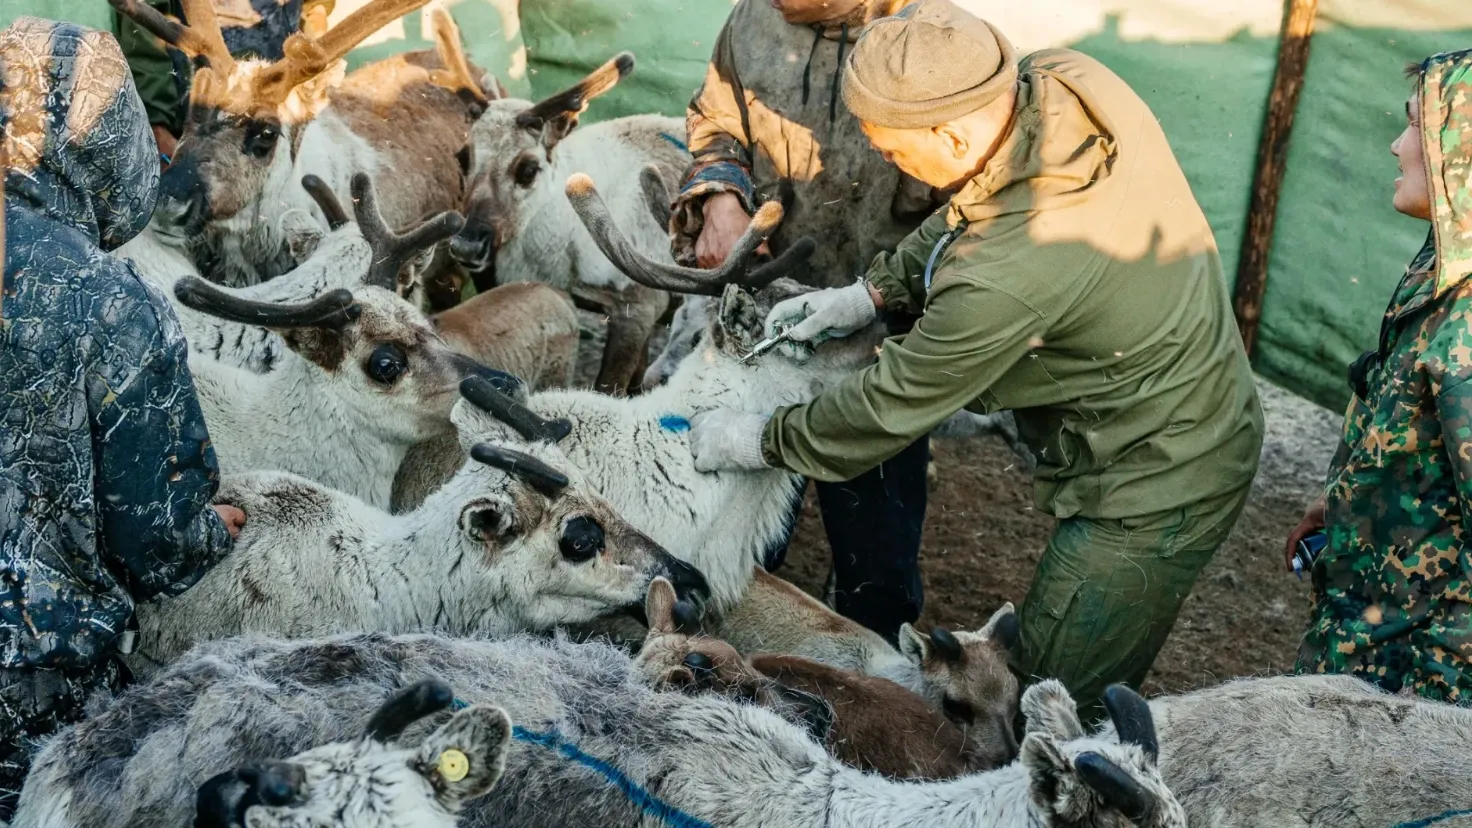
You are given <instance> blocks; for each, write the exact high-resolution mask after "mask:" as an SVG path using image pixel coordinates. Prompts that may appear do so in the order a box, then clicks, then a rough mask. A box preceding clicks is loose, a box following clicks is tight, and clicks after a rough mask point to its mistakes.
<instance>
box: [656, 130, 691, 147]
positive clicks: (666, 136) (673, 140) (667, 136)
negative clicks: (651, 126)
mask: <svg viewBox="0 0 1472 828" xmlns="http://www.w3.org/2000/svg"><path fill="white" fill-rule="evenodd" d="M659 137H661V138H663V139H665V140H666V141H669V142H670V143H671V144H674V145H675V146H676V147H678V148H679V150H680V152H689V151H690V148H689V147H687V146H685V142H684V141H681V140H680V139H679V138H676V137H675V136H673V135H671V134H669V133H668V132H661V133H660V134H659Z"/></svg>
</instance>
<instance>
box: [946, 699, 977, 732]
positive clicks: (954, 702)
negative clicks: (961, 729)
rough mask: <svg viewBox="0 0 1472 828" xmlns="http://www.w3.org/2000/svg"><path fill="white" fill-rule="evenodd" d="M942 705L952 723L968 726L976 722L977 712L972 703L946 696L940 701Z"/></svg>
mask: <svg viewBox="0 0 1472 828" xmlns="http://www.w3.org/2000/svg"><path fill="white" fill-rule="evenodd" d="M940 705H941V708H942V709H944V710H945V712H946V715H947V716H949V717H950V718H951V721H954V722H959V723H961V724H968V725H969V724H973V723H974V722H975V721H976V710H975V709H974V708H973V707H972V706H971V703H970V702H965V701H960V700H959V699H953V698H951V697H950V696H946V697H945V698H943V699H941V700H940Z"/></svg>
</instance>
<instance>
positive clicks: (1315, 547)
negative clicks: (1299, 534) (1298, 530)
mask: <svg viewBox="0 0 1472 828" xmlns="http://www.w3.org/2000/svg"><path fill="white" fill-rule="evenodd" d="M1328 545H1329V536H1328V535H1326V534H1324V532H1323V530H1320V531H1318V532H1315V533H1313V534H1312V535H1308V536H1306V537H1304V538H1303V539H1302V540H1300V541H1299V542H1298V546H1297V547H1296V548H1295V549H1294V550H1293V574H1294V575H1297V576H1298V580H1300V581H1302V580H1303V572H1304V570H1306V569H1308V568H1309V567H1311V566H1313V565H1314V560H1315V559H1316V558H1318V557H1319V553H1320V552H1323V551H1324V547H1326V546H1328Z"/></svg>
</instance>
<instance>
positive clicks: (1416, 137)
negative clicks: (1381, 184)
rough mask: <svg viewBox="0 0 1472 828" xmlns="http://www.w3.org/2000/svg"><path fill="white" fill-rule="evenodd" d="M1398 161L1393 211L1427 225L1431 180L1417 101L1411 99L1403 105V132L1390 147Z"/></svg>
mask: <svg viewBox="0 0 1472 828" xmlns="http://www.w3.org/2000/svg"><path fill="white" fill-rule="evenodd" d="M1390 153H1391V154H1392V155H1394V156H1395V157H1396V158H1398V159H1400V178H1397V179H1396V180H1395V202H1394V203H1395V209H1396V210H1399V211H1400V212H1402V213H1405V214H1406V215H1408V216H1410V217H1412V218H1418V219H1424V220H1426V221H1431V177H1430V175H1429V174H1428V173H1427V171H1426V150H1425V145H1424V144H1423V143H1422V141H1421V97H1420V95H1413V96H1411V99H1410V101H1409V102H1408V103H1407V104H1406V129H1405V132H1402V133H1401V134H1400V137H1399V138H1396V139H1395V143H1393V144H1391V145H1390Z"/></svg>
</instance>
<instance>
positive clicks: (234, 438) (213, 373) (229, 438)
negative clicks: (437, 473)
mask: <svg viewBox="0 0 1472 828" xmlns="http://www.w3.org/2000/svg"><path fill="white" fill-rule="evenodd" d="M353 296H354V299H355V300H356V301H357V302H358V303H359V304H360V305H361V306H362V307H363V316H362V317H361V318H360V319H359V320H358V321H357V322H356V323H354V324H355V325H356V326H359V327H361V326H363V325H364V323H365V322H366V321H369V320H370V319H371V320H374V321H377V322H379V323H381V324H386V325H396V326H398V327H401V328H403V329H404V330H406V331H409V332H410V333H412V332H413V331H414V330H415V329H419V330H420V331H422V332H423V333H424V334H426V335H427V337H429V338H428V339H426V340H425V341H424V342H423V343H422V344H421V345H420V348H419V350H418V351H415V352H411V358H414V359H415V363H414V364H416V365H418V366H420V370H419V371H415V372H413V373H412V374H406V375H405V376H404V378H403V379H402V380H401V381H400V382H399V384H398V385H396V386H395V387H393V388H387V389H386V388H382V387H379V386H377V385H376V384H375V383H373V382H372V381H371V380H369V379H368V378H367V377H366V376H365V375H364V374H363V371H362V365H361V364H359V363H358V362H357V361H356V360H355V359H354V355H351V354H350V355H349V356H348V357H347V358H346V359H344V360H343V362H342V364H341V365H340V366H339V367H338V369H337V370H334V371H328V370H325V369H324V368H322V367H321V366H319V365H316V364H314V363H312V362H311V361H309V360H307V359H304V358H302V357H300V356H298V355H297V354H294V353H291V352H289V351H284V352H283V353H282V355H281V357H280V359H279V360H278V361H277V363H276V365H275V367H274V369H273V370H272V371H271V372H270V373H267V374H257V373H254V372H252V371H249V370H246V369H244V368H237V367H235V366H233V365H229V364H226V363H223V362H218V361H216V360H213V359H210V358H208V357H202V358H195V357H194V355H193V354H191V355H190V357H191V358H190V360H189V368H190V371H191V373H193V375H194V382H195V386H196V388H197V389H198V392H199V401H200V406H201V408H202V409H203V410H204V417H205V423H206V424H207V425H208V426H209V429H210V438H211V440H212V442H213V444H214V447H215V454H216V456H217V457H218V459H219V462H220V470H221V471H222V472H224V473H225V474H231V473H238V472H243V471H252V470H257V469H281V470H284V471H290V472H295V473H297V474H300V475H303V476H305V477H308V478H310V479H312V480H315V481H317V482H319V483H323V484H326V485H328V486H332V487H333V488H336V489H340V490H342V491H344V492H348V493H350V494H353V495H355V496H357V497H360V498H362V499H364V500H366V501H367V502H369V503H371V504H373V505H374V506H378V507H381V508H388V506H389V500H390V496H391V494H392V489H393V479H394V475H395V473H397V471H398V468H399V464H400V463H402V462H403V460H404V455H405V454H406V453H407V452H408V450H409V447H410V446H412V445H414V444H415V443H418V442H420V441H422V440H426V439H429V438H431V437H435V436H438V435H440V434H446V433H448V432H449V430H450V422H449V418H448V415H449V409H450V406H451V405H453V404H454V401H455V399H456V397H457V395H458V383H459V381H460V380H461V379H463V374H462V372H461V371H460V370H458V369H457V367H456V366H455V365H454V364H452V363H451V362H450V354H451V353H452V352H451V351H450V348H449V346H447V345H445V344H444V343H443V342H440V341H439V340H438V339H437V338H435V337H433V333H432V331H430V329H429V326H428V324H427V323H426V322H425V321H424V319H423V315H422V314H420V313H419V311H418V310H417V309H415V308H413V307H411V306H410V305H409V304H408V303H407V302H405V301H404V300H402V299H400V298H399V297H398V296H396V295H395V294H393V293H391V292H390V291H386V290H383V289H382V288H375V287H366V286H365V287H359V288H358V289H357V290H355V291H354V292H353ZM411 371H413V369H411Z"/></svg>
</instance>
